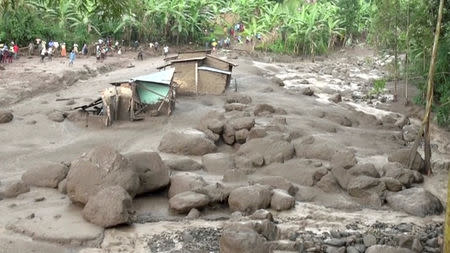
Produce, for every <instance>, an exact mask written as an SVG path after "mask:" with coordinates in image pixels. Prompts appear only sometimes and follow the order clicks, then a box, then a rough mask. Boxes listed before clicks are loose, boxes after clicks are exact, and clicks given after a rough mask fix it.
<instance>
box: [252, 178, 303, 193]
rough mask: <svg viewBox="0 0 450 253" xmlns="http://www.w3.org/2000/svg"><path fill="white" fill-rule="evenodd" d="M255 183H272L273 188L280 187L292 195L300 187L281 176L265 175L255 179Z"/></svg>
mask: <svg viewBox="0 0 450 253" xmlns="http://www.w3.org/2000/svg"><path fill="white" fill-rule="evenodd" d="M255 183H257V184H261V185H270V186H271V187H273V188H278V189H282V190H285V191H287V192H288V193H289V194H291V195H292V196H295V194H296V193H297V191H298V187H296V186H294V185H293V184H292V183H291V182H289V181H288V180H286V179H285V178H284V177H281V176H264V177H261V178H258V179H256V180H255Z"/></svg>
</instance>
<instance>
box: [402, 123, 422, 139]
mask: <svg viewBox="0 0 450 253" xmlns="http://www.w3.org/2000/svg"><path fill="white" fill-rule="evenodd" d="M418 132H419V130H418V127H417V126H415V125H412V124H411V125H405V126H404V127H403V129H402V137H403V140H405V141H406V142H413V141H415V140H416V138H417V134H418Z"/></svg>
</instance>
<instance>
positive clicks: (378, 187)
mask: <svg viewBox="0 0 450 253" xmlns="http://www.w3.org/2000/svg"><path fill="white" fill-rule="evenodd" d="M385 191H386V185H385V184H384V183H383V182H382V181H381V180H380V179H378V178H373V177H368V176H359V177H352V178H351V179H350V181H349V183H348V185H347V192H348V194H349V195H350V196H353V197H356V198H358V202H360V203H361V204H363V205H369V206H371V207H376V208H379V207H381V206H382V205H383V202H384V198H385Z"/></svg>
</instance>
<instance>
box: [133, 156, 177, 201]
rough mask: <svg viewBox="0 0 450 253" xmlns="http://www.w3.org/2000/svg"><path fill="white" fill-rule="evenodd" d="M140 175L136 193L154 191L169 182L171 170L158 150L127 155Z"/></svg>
mask: <svg viewBox="0 0 450 253" xmlns="http://www.w3.org/2000/svg"><path fill="white" fill-rule="evenodd" d="M127 158H128V160H129V161H130V164H131V168H133V169H134V170H135V171H136V173H137V174H138V176H139V181H140V184H139V188H138V190H137V192H136V194H142V193H146V192H152V191H155V190H159V189H161V188H163V187H166V186H167V185H168V184H169V181H170V178H169V170H168V168H167V166H166V165H165V164H164V163H163V161H162V160H161V156H159V154H158V153H156V152H138V153H133V154H129V155H127Z"/></svg>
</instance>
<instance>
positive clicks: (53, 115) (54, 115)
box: [47, 111, 66, 122]
mask: <svg viewBox="0 0 450 253" xmlns="http://www.w3.org/2000/svg"><path fill="white" fill-rule="evenodd" d="M47 117H48V119H49V120H51V121H54V122H63V121H64V119H65V118H66V116H65V114H64V113H63V112H60V111H52V112H50V113H49V114H47Z"/></svg>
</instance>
